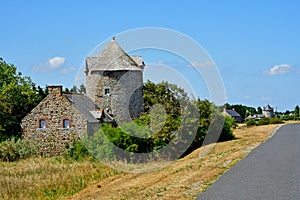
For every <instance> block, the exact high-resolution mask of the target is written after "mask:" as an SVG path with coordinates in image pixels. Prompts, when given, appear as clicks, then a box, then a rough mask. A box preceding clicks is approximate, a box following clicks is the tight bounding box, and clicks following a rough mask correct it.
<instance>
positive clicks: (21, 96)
mask: <svg viewBox="0 0 300 200" xmlns="http://www.w3.org/2000/svg"><path fill="white" fill-rule="evenodd" d="M39 93H42V92H41V89H38V90H36V87H35V84H34V83H32V81H31V80H30V78H29V77H22V74H21V73H20V72H17V68H16V67H15V66H14V65H12V64H7V63H6V62H5V61H4V60H3V59H2V58H0V141H3V140H5V139H8V138H11V137H20V136H21V126H20V123H21V120H22V118H23V117H24V116H25V115H26V114H27V113H28V112H29V111H30V110H31V109H33V108H34V107H35V106H36V105H37V104H38V103H39V102H40V100H41V99H42V98H43V96H42V95H39Z"/></svg>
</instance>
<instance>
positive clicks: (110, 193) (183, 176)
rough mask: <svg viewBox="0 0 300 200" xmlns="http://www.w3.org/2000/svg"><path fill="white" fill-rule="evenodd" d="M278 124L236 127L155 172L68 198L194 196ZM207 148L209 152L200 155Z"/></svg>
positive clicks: (107, 183)
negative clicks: (231, 135) (229, 134)
mask: <svg viewBox="0 0 300 200" xmlns="http://www.w3.org/2000/svg"><path fill="white" fill-rule="evenodd" d="M278 126H279V125H266V126H255V127H249V128H246V127H244V128H241V129H237V130H235V131H234V134H235V136H236V137H237V138H238V139H236V140H233V141H228V142H222V143H218V144H216V145H210V146H206V147H204V148H200V149H198V150H195V151H194V152H193V153H191V154H190V155H188V156H186V157H185V158H183V159H180V160H177V161H175V162H174V163H172V164H171V165H169V166H167V167H165V168H163V169H160V170H157V171H153V172H148V173H141V174H130V173H122V174H119V175H116V176H112V177H109V178H106V179H104V180H102V181H99V182H98V183H97V184H94V185H91V186H88V187H87V188H85V189H84V190H83V191H81V192H79V193H77V194H75V195H74V196H72V197H69V198H67V199H194V198H195V197H196V196H197V195H198V194H199V193H201V192H203V191H204V190H205V189H207V187H209V186H210V185H211V184H212V183H213V182H214V181H215V180H216V179H217V178H218V177H219V176H220V175H221V174H223V173H224V172H225V171H226V170H228V169H229V168H230V167H232V166H233V165H234V164H236V163H237V162H238V161H239V160H241V159H242V158H244V157H245V156H246V155H247V154H248V153H249V152H250V151H252V150H253V149H254V148H255V147H257V146H258V145H259V144H261V143H262V142H264V141H265V140H266V139H267V138H268V137H270V136H271V135H272V133H273V131H274V130H275V129H276V128H277V127H278ZM210 148H212V151H209V153H208V154H206V153H204V154H203V152H205V151H207V150H208V149H210ZM199 155H203V156H199ZM99 185H101V187H99Z"/></svg>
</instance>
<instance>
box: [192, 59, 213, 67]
mask: <svg viewBox="0 0 300 200" xmlns="http://www.w3.org/2000/svg"><path fill="white" fill-rule="evenodd" d="M211 65H213V62H212V61H211V60H207V61H205V62H198V61H194V62H192V63H191V65H190V66H192V67H209V66H211Z"/></svg>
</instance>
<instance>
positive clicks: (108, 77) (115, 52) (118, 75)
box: [85, 37, 144, 123]
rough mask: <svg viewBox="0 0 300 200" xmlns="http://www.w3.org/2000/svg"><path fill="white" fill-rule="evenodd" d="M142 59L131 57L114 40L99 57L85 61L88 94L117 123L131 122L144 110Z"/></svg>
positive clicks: (88, 58)
mask: <svg viewBox="0 0 300 200" xmlns="http://www.w3.org/2000/svg"><path fill="white" fill-rule="evenodd" d="M143 69H144V62H143V61H142V57H141V56H129V55H128V54H127V53H126V52H125V51H124V50H123V49H122V48H121V47H120V45H119V44H118V43H117V42H116V41H115V38H114V37H113V38H112V40H111V41H110V43H109V44H108V45H107V46H106V47H105V48H104V49H103V50H102V51H101V52H100V54H99V55H98V56H96V57H87V58H86V71H85V73H86V93H87V96H89V97H90V98H91V99H92V100H93V101H94V102H95V103H96V104H97V105H99V106H100V108H101V109H104V111H105V112H106V113H107V114H109V115H111V116H112V117H113V118H114V119H116V121H117V122H119V123H122V122H126V121H130V120H131V118H136V117H138V116H139V115H140V114H141V112H142V111H143V104H144V100H143Z"/></svg>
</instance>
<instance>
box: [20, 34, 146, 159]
mask: <svg viewBox="0 0 300 200" xmlns="http://www.w3.org/2000/svg"><path fill="white" fill-rule="evenodd" d="M143 68H144V63H143V61H142V57H140V56H129V55H128V54H127V53H126V52H125V51H124V50H123V49H122V48H121V47H120V46H119V45H118V44H117V42H116V41H115V39H114V38H113V39H112V40H111V41H110V43H109V44H108V45H107V46H106V47H105V48H104V49H103V50H102V51H101V53H100V54H99V55H98V56H96V57H87V59H86V71H85V73H86V91H87V93H86V94H72V93H63V92H62V86H49V87H48V93H49V94H48V95H47V96H46V97H45V98H44V99H43V100H42V101H41V102H40V103H39V104H38V105H37V106H36V107H35V108H34V109H33V110H32V111H31V112H30V113H28V114H27V115H26V116H25V117H24V118H23V119H22V129H23V133H22V136H23V138H26V139H29V140H34V141H37V142H38V144H39V147H40V153H43V154H50V155H57V154H61V153H62V152H64V151H65V150H66V146H68V145H70V144H71V143H72V142H73V141H74V140H76V139H77V138H78V137H80V136H82V135H83V134H85V133H87V134H93V133H94V132H95V131H96V130H97V129H98V128H99V125H100V123H101V122H109V123H112V122H116V121H117V122H118V123H122V122H126V121H129V120H131V118H136V117H138V116H139V115H140V114H141V112H142V111H143V102H144V101H143V89H142V88H143Z"/></svg>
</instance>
